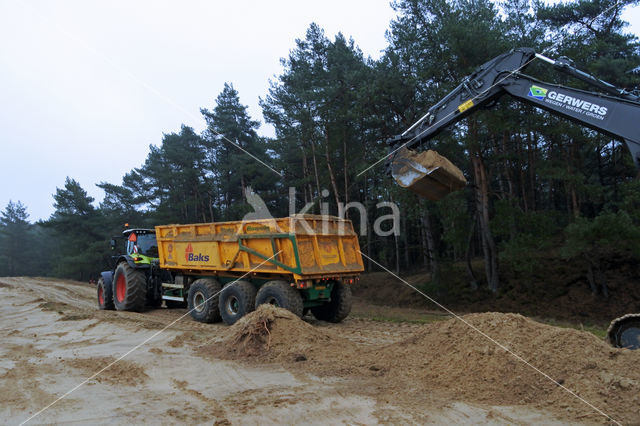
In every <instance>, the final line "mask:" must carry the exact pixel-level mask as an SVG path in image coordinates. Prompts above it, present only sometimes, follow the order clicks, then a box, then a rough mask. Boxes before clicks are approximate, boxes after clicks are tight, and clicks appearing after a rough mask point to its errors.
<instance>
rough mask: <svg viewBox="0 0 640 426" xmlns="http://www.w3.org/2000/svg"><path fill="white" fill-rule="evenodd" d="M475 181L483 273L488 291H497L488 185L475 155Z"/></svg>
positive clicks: (495, 250) (484, 172) (479, 161)
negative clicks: (483, 264) (483, 265)
mask: <svg viewBox="0 0 640 426" xmlns="http://www.w3.org/2000/svg"><path fill="white" fill-rule="evenodd" d="M471 162H472V165H473V172H474V177H475V181H476V186H475V193H476V194H475V195H476V209H477V211H478V217H479V221H478V222H479V225H480V226H479V228H478V229H479V231H480V235H481V236H482V251H483V252H484V262H485V273H486V277H487V284H488V286H489V290H491V291H492V292H494V293H495V292H497V291H498V285H499V282H498V252H497V249H496V243H495V241H494V239H493V235H492V233H491V229H490V228H489V183H488V178H487V172H486V169H485V166H484V162H483V160H482V157H481V156H480V155H479V154H477V155H476V156H474V157H473V158H472V159H471Z"/></svg>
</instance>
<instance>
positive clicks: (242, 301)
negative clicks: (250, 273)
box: [218, 281, 257, 325]
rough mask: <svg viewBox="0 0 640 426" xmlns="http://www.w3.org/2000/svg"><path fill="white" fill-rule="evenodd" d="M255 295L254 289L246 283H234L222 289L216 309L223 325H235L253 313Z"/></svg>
mask: <svg viewBox="0 0 640 426" xmlns="http://www.w3.org/2000/svg"><path fill="white" fill-rule="evenodd" d="M256 293H257V291H256V288H255V287H254V286H253V284H251V283H250V282H248V281H236V282H234V283H233V284H229V285H227V286H226V287H225V288H224V289H222V293H221V294H220V302H219V303H218V307H219V308H220V315H221V316H222V320H223V321H224V323H225V324H227V325H232V324H235V323H236V321H238V320H239V319H240V318H242V317H243V316H245V315H246V314H248V313H249V312H251V311H253V310H254V309H255V304H256Z"/></svg>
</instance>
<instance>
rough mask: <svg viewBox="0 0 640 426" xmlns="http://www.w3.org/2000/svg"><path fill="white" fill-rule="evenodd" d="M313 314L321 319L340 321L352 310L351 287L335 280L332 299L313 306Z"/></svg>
mask: <svg viewBox="0 0 640 426" xmlns="http://www.w3.org/2000/svg"><path fill="white" fill-rule="evenodd" d="M311 312H312V313H313V316H314V317H316V318H317V319H319V320H321V321H327V322H340V321H342V320H343V319H345V318H346V317H347V316H348V315H349V312H351V287H349V286H347V285H346V284H344V283H342V281H334V283H333V288H332V289H331V301H330V302H327V303H325V304H324V305H320V306H314V307H313V308H311Z"/></svg>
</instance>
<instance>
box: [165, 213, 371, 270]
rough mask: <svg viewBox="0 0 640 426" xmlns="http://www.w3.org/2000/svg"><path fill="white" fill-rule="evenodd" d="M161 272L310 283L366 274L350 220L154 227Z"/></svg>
mask: <svg viewBox="0 0 640 426" xmlns="http://www.w3.org/2000/svg"><path fill="white" fill-rule="evenodd" d="M156 238H157V240H158V252H159V260H160V267H161V268H163V269H168V270H175V271H181V273H188V274H193V275H209V276H241V275H243V274H250V275H252V276H256V277H261V276H262V277H267V278H268V277H271V276H281V277H283V276H289V277H291V278H292V279H293V280H292V282H294V281H295V282H298V281H300V280H306V279H314V280H317V279H324V278H327V279H330V278H345V277H357V276H358V275H359V274H360V273H361V272H362V271H363V270H364V267H363V262H362V256H361V254H360V246H359V243H358V236H357V234H356V233H355V231H354V230H353V225H352V223H351V221H350V220H345V219H340V218H338V217H334V216H319V215H295V216H290V217H285V218H279V219H260V220H250V221H246V220H245V221H235V222H216V223H201V224H191V225H162V226H156Z"/></svg>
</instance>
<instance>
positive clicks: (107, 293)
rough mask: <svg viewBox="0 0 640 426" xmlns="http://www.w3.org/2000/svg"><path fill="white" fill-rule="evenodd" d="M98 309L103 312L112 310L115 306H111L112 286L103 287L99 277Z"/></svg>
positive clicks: (101, 279) (102, 280) (102, 281)
mask: <svg viewBox="0 0 640 426" xmlns="http://www.w3.org/2000/svg"><path fill="white" fill-rule="evenodd" d="M97 290H98V307H99V308H100V309H104V310H109V311H111V310H113V309H115V306H114V304H113V285H112V284H109V285H105V284H104V279H103V278H102V277H100V278H99V279H98V285H97Z"/></svg>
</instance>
